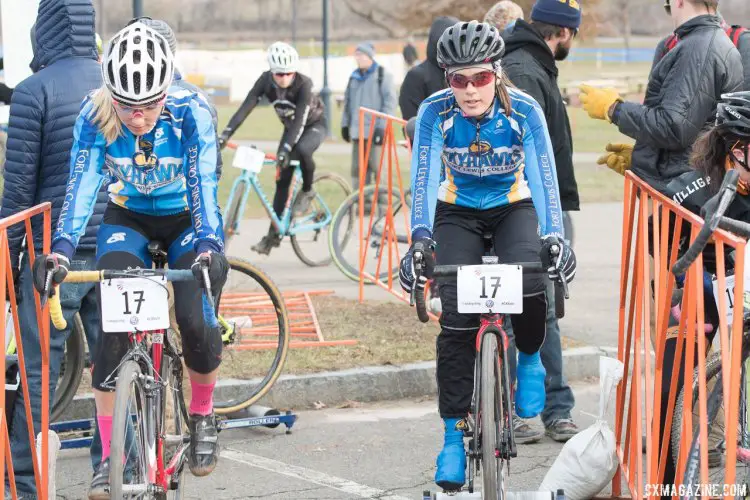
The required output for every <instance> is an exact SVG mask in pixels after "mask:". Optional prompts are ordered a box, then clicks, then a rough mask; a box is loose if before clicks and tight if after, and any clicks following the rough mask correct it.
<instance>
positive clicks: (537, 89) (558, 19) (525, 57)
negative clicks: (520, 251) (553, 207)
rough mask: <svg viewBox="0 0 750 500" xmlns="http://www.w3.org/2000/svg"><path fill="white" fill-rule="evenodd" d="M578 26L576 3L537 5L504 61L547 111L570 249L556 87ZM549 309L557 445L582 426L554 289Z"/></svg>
mask: <svg viewBox="0 0 750 500" xmlns="http://www.w3.org/2000/svg"><path fill="white" fill-rule="evenodd" d="M580 25H581V6H580V4H579V3H578V0H537V2H536V3H535V4H534V7H533V8H532V10H531V21H530V22H526V21H524V20H523V19H518V20H517V21H516V23H515V25H514V27H513V30H512V31H511V32H510V33H509V35H507V37H506V40H505V42H506V44H505V57H504V58H503V60H502V66H503V71H504V72H505V74H506V75H507V76H508V77H509V78H510V80H511V81H512V82H513V84H514V85H516V86H517V87H518V88H519V89H521V90H523V91H524V92H526V93H527V94H529V95H530V96H531V97H533V98H534V99H535V100H536V101H537V102H538V103H539V105H540V106H541V108H542V110H543V111H544V116H545V118H546V120H547V127H548V128H549V135H550V139H551V141H552V149H553V151H554V154H555V165H556V166H557V179H558V182H559V185H560V197H561V199H562V209H563V216H564V218H563V221H564V224H565V237H566V238H567V239H568V240H569V241H570V243H571V244H572V243H573V224H572V221H571V218H570V212H571V211H576V210H580V208H579V200H578V184H577V183H576V178H575V173H574V171H573V138H572V135H571V131H570V121H569V119H568V112H567V110H566V109H565V103H564V102H563V98H562V95H561V93H560V88H559V87H558V86H557V74H558V70H557V64H556V62H557V61H562V60H564V59H565V58H566V57H568V54H569V53H570V49H571V46H572V44H573V40H574V39H575V37H576V35H577V34H578V28H579V27H580ZM547 304H548V305H549V307H548V309H547V336H546V339H545V341H544V344H543V345H542V349H541V356H542V363H543V364H544V368H545V369H546V370H547V378H546V380H545V385H546V391H547V401H546V403H545V407H544V411H543V412H542V415H541V417H542V423H543V424H544V427H545V430H546V433H547V435H549V436H550V437H551V438H552V439H554V440H556V441H567V440H568V439H570V438H571V437H573V436H574V435H575V434H576V433H577V432H578V427H577V426H576V424H575V422H573V419H572V415H571V411H572V410H573V406H574V405H575V399H574V397H573V391H572V390H571V389H570V387H569V386H568V383H567V381H566V380H565V377H564V376H563V358H562V346H561V341H560V327H559V325H558V323H557V317H556V316H555V300H554V289H553V288H552V287H549V289H548V290H547ZM509 326H510V325H509ZM513 349H514V350H515V346H514V347H513ZM511 359H514V358H513V356H511ZM514 428H515V437H516V441H517V442H519V443H533V442H535V441H538V440H539V439H541V437H542V434H541V433H540V432H538V431H536V430H534V429H533V428H532V427H531V426H529V425H528V424H527V423H526V422H525V421H523V420H521V419H520V418H518V417H514Z"/></svg>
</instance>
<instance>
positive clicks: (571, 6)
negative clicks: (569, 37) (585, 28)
mask: <svg viewBox="0 0 750 500" xmlns="http://www.w3.org/2000/svg"><path fill="white" fill-rule="evenodd" d="M531 20H532V21H537V22H540V23H547V24H552V25H553V26H562V27H563V28H570V29H574V30H577V29H578V28H579V27H580V26H581V4H579V3H578V0H537V2H536V3H535V4H534V7H533V8H532V9H531Z"/></svg>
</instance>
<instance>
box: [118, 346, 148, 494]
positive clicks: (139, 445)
mask: <svg viewBox="0 0 750 500" xmlns="http://www.w3.org/2000/svg"><path fill="white" fill-rule="evenodd" d="M141 375H142V371H141V367H140V366H139V365H138V363H136V362H135V361H132V360H131V361H126V362H125V363H123V364H122V365H121V366H120V369H119V371H118V373H117V385H116V388H115V411H114V415H113V417H112V441H111V445H110V473H109V487H110V497H111V498H131V497H134V498H139V497H142V496H145V495H146V492H147V491H148V488H149V486H150V485H151V483H150V481H149V458H148V453H149V452H148V451H147V448H148V449H151V450H152V451H151V453H152V454H153V453H154V452H155V450H156V448H155V447H154V448H150V446H149V444H150V443H154V441H155V439H156V435H155V428H150V427H151V426H149V425H148V423H147V422H148V421H149V419H151V422H155V421H156V420H155V419H156V415H150V414H149V412H151V411H152V410H153V408H150V407H149V405H147V403H146V401H147V398H148V397H147V394H146V388H145V384H144V382H143V380H142V378H141ZM129 422H132V425H128V423H129ZM129 429H132V432H133V435H132V436H128V430H129ZM152 434H153V435H152ZM153 458H154V466H155V463H156V462H155V457H153ZM126 464H127V467H126Z"/></svg>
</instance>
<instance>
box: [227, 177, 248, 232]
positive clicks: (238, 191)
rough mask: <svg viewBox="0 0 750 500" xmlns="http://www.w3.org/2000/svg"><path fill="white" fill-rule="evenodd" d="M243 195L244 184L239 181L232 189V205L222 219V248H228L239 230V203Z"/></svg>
mask: <svg viewBox="0 0 750 500" xmlns="http://www.w3.org/2000/svg"><path fill="white" fill-rule="evenodd" d="M244 193H245V182H244V181H240V182H238V183H237V186H236V187H235V189H234V197H233V198H232V205H231V206H230V207H229V208H228V209H227V211H226V215H225V217H224V246H225V247H228V246H229V242H230V241H231V239H232V236H234V235H235V234H237V233H238V229H239V224H240V221H239V217H240V203H242V196H243V194H244Z"/></svg>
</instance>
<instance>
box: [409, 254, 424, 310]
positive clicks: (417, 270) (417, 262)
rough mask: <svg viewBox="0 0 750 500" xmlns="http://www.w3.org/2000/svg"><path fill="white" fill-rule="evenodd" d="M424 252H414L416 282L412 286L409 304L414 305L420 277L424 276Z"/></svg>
mask: <svg viewBox="0 0 750 500" xmlns="http://www.w3.org/2000/svg"><path fill="white" fill-rule="evenodd" d="M422 258H423V256H422V252H419V251H418V252H414V255H413V256H412V260H413V261H414V283H413V284H412V286H411V294H409V305H410V306H411V307H414V304H415V303H416V299H415V298H414V294H415V292H416V291H417V285H418V284H419V278H420V277H421V276H422Z"/></svg>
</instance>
